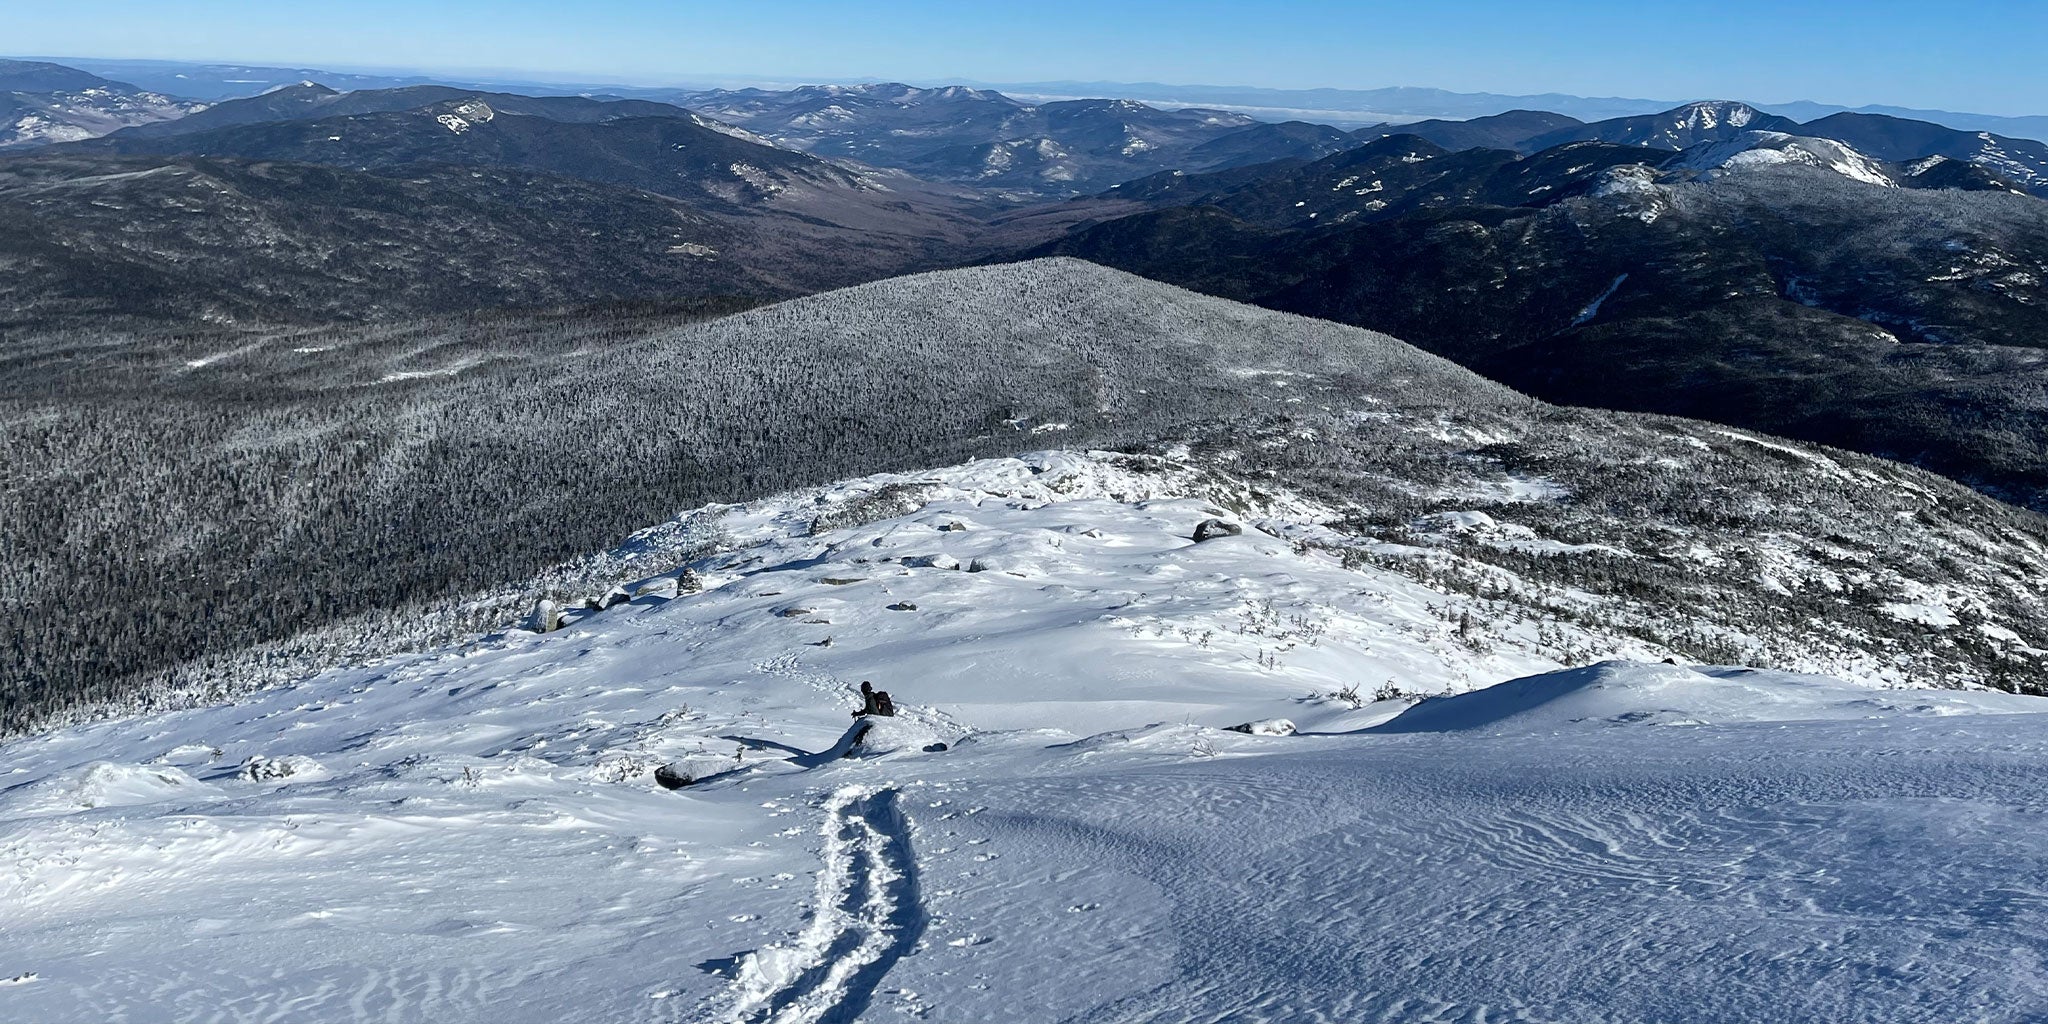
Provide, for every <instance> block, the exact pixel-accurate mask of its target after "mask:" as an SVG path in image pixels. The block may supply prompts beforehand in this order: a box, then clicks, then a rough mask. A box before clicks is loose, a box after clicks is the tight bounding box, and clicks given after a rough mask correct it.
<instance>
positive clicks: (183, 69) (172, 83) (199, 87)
mask: <svg viewBox="0 0 2048 1024" xmlns="http://www.w3.org/2000/svg"><path fill="white" fill-rule="evenodd" d="M31 59H36V60H44V61H51V62H55V63H59V64H64V65H67V66H70V67H74V68H81V69H84V70H87V71H91V72H94V73H96V74H100V75H107V76H110V77H114V78H118V79H120V80H122V81H125V82H133V83H136V84H137V85H138V86H140V87H142V88H145V89H150V90H154V91H157V92H161V93H164V94H166V95H171V96H180V97H189V98H192V99H200V100H209V101H211V100H222V99H232V98H236V97H241V96H252V95H256V94H257V93H261V92H264V91H267V90H269V89H274V88H277V87H278V86H283V85H292V84H296V83H298V82H302V81H307V80H311V81H316V82H320V83H322V84H324V85H328V86H330V87H333V88H336V89H392V88H400V87H404V86H409V85H452V86H456V87H459V88H469V89H485V90H487V91H489V90H498V91H509V92H518V93H525V94H528V95H544V94H578V95H593V96H617V97H637V98H642V99H657V100H668V99H674V98H675V97H677V96H681V95H685V94H690V93H696V92H702V91H705V90H706V88H708V87H709V86H710V85H711V84H712V83H708V82H707V83H704V84H703V85H699V86H693V85H690V84H688V83H684V84H681V85H678V86H666V87H648V86H645V85H627V84H622V83H608V82H603V81H591V82H564V81H559V80H557V81H543V80H539V79H535V78H532V77H529V76H521V75H519V74H517V73H511V72H508V73H505V74H503V75H485V76H481V77H479V76H476V75H473V74H472V75H431V74H427V73H424V72H420V73H415V74H373V73H366V72H336V71H326V70H320V69H313V68H284V67H269V66H263V65H245V64H208V63H202V62H188V61H139V60H107V59H99V58H89V57H36V58H31ZM720 84H721V85H722V86H723V87H725V88H730V89H739V88H741V87H739V86H734V85H729V84H724V83H720ZM823 84H839V85H858V84H874V83H872V82H858V81H846V82H836V83H823ZM927 84H928V85H929V86H930V87H934V88H943V87H945V86H948V85H964V86H970V87H974V88H978V89H982V90H989V91H997V92H1002V93H1005V94H1008V95H1010V96H1012V97H1013V98H1016V99H1019V100H1022V101H1025V102H1027V103H1044V102H1049V101H1059V100H1072V99H1093V98H1104V97H1106V98H1111V99H1132V100H1139V101H1142V102H1145V103H1148V104H1151V105H1154V106H1162V107H1189V106H1193V107H1210V108H1217V109H1224V110H1234V111H1238V112H1241V113H1245V114H1250V115H1252V116H1254V117H1257V118H1259V119H1260V120H1264V121H1294V120H1304V121H1315V122H1321V123H1325V124H1331V125H1335V126H1338V127H1346V128H1358V127H1367V126H1371V125H1377V124H1383V123H1406V122H1411V121H1421V120H1430V119H1443V120H1469V119H1471V118H1475V117H1485V116H1488V115H1492V114H1500V113H1505V112H1507V111H1511V110H1543V111H1551V112H1554V113H1559V114H1565V115H1568V116H1571V117H1573V118H1575V119H1578V120H1582V121H1601V120H1607V119H1610V118H1617V117H1628V116H1632V115H1637V114H1654V113H1658V112H1660V111H1664V110H1668V109H1670V108H1672V107H1675V106H1677V105H1678V102H1677V101H1675V100H1669V99H1646V98H1634V97H1587V96H1577V95H1572V94H1569V93H1534V94H1524V95H1510V94H1504V93H1488V92H1453V91H1450V90H1446V89H1431V88H1417V87H1408V86H1401V87H1393V88H1384V89H1268V88H1259V87H1254V86H1220V85H1167V84H1162V83H1158V82H1114V81H1092V82H1080V81H1041V82H972V81H959V82H935V83H927ZM755 87H756V88H761V89H767V90H778V89H784V88H787V86H782V85H775V84H772V83H768V82H765V81H764V82H762V83H760V84H759V85H757V86H755ZM1757 107H1758V108H1759V109H1762V110H1764V111H1767V112H1769V113H1772V114H1776V115H1778V116H1780V117H1787V118H1791V119H1793V120H1798V121H1811V120H1814V119H1817V118H1822V117H1826V116H1828V115H1830V114H1840V113H1857V114H1882V115H1888V116H1891V117H1903V118H1910V119H1913V120H1918V121H1931V122H1933V123H1935V124H1939V125H1945V126H1947V127H1950V128H1957V129H1961V130H1963V131H1973V132H1974V131H1988V132H1993V133H1996V134H2000V135H2009V136H2012V137H2015V138H2022V139H2035V140H2038V141H2048V115H2035V116H2019V117H2011V116H2001V115H1996V114H1976V113H1968V112H1961V111H1950V110H1930V109H1920V108H1914V107H1901V106H1887V105H1880V104H1871V105H1865V106H1860V107H1848V106H1842V105H1838V104H1829V103H1817V102H1814V101H1811V100H1794V101H1791V102H1786V103H1759V104H1757Z"/></svg>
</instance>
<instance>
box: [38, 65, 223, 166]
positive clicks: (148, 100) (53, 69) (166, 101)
mask: <svg viewBox="0 0 2048 1024" xmlns="http://www.w3.org/2000/svg"><path fill="white" fill-rule="evenodd" d="M204 106H205V105H204V104H201V103H194V102H190V101H186V100H176V99H172V98H171V97H169V96H165V95H162V94H160V93H153V92H146V91H144V90H141V89H137V88H135V87H134V86H132V85H127V84H125V83H121V82H112V81H108V80H107V79H104V78H101V77H99V76H98V75H93V74H88V73H86V72H83V71H79V70H77V69H76V68H69V67H64V66H63V65H60V64H49V63H44V62H39V61H19V60H0V150H4V149H15V148H23V147H28V146H40V145H43V144H45V143H51V142H70V141H75V140H78V139H89V138H93V137H95V136H99V135H105V134H107V133H108V132H111V131H114V130H116V129H120V128H124V127H128V126H131V125H141V124H150V123H155V122H162V121H169V120H175V119H177V118H181V117H184V116H186V115H188V114H190V113H192V112H194V111H197V110H200V109H202V108H203V107H204Z"/></svg>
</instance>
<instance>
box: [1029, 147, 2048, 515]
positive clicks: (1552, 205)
mask: <svg viewBox="0 0 2048 1024" xmlns="http://www.w3.org/2000/svg"><path fill="white" fill-rule="evenodd" d="M1751 113H1753V112H1751ZM1709 116H1711V118H1712V120H1713V121H1714V122H1715V127H1713V128H1707V127H1706V126H1705V124H1704V122H1705V121H1706V120H1707V119H1708V118H1709ZM1838 116H1839V117H1842V118H1844V120H1842V121H1839V122H1837V124H1838V125H1846V126H1848V127H1850V128H1853V129H1857V130H1868V129H1872V126H1873V125H1875V126H1877V127H1880V128H1881V127H1885V126H1886V124H1887V122H1889V121H1891V120H1892V119H1882V118H1877V119H1875V120H1873V118H1875V115H1838ZM1737 122H1740V123H1737ZM1759 123H1761V124H1765V125H1772V124H1776V123H1777V122H1774V121H1770V120H1764V119H1760V118H1755V117H1751V116H1747V115H1745V114H1743V113H1742V112H1740V111H1737V110H1734V109H1730V108H1727V107H1723V108H1720V109H1715V110H1702V109H1688V110H1685V111H1674V112H1672V113H1671V114H1670V115H1669V116H1666V117H1663V118H1658V119H1651V120H1644V119H1627V120H1625V121H1623V122H1609V123H1608V125H1607V126H1606V127H1605V128H1602V127H1601V126H1586V129H1584V130H1579V131H1576V132H1574V133H1573V134H1574V135H1594V136H1599V135H1604V134H1609V133H1615V134H1622V135H1626V136H1629V137H1632V138H1635V139H1636V140H1637V141H1643V142H1660V141H1661V142H1664V143H1666V144H1667V145H1673V144H1675V142H1676V141H1678V139H1677V138H1676V136H1677V135H1682V136H1683V140H1682V141H1687V142H1691V143H1693V144H1692V145H1691V146H1690V147H1689V148H1686V149H1682V150H1673V149H1668V148H1667V149H1657V148H1653V147H1649V146H1643V145H1624V144H1619V143H1614V142H1608V141H1603V140H1601V139H1599V138H1593V139H1584V140H1575V141H1569V142H1565V143H1563V144H1561V145H1558V146H1554V147H1551V148H1548V149H1543V150H1541V151H1539V152H1536V153H1534V154H1527V155H1525V154H1520V153H1516V152H1513V151H1511V150H1502V149H1465V150H1458V151H1453V150H1450V149H1448V148H1446V147H1443V146H1438V145H1436V144H1434V143H1432V142H1430V141H1428V140H1427V139H1423V138H1420V137H1417V136H1414V135H1405V134H1395V135H1391V136H1388V137H1385V138H1381V139H1377V140H1375V141H1373V142H1370V143H1368V144H1366V145H1364V146H1361V147H1359V148H1356V149H1351V150H1347V151H1344V152H1342V153H1338V154H1335V155H1333V156H1329V157H1325V158H1323V159H1321V160H1318V161H1313V162H1306V163H1304V162H1301V161H1280V162H1276V163H1273V164H1267V165H1261V166H1259V167H1253V168H1244V169H1240V170H1234V171H1226V172H1220V173H1215V174H1206V175H1192V174H1163V175H1158V176H1154V177H1152V178H1148V179H1145V180H1142V181H1138V182H1132V183H1129V184H1127V185H1125V186H1123V187H1121V188H1118V189H1114V190H1112V191H1111V192H1110V193H1109V194H1107V195H1105V196H1103V197H1100V198H1098V199H1096V200H1092V201H1089V202H1084V203H1080V204H1069V205H1070V206H1073V205H1079V206H1083V207H1086V206H1088V205H1089V204H1090V203H1093V204H1096V205H1097V206H1099V208H1100V210H1101V211H1102V216H1101V217H1100V218H1099V219H1098V220H1097V222H1095V223H1092V224H1091V223H1084V224H1082V225H1081V226H1080V227H1079V228H1078V229H1077V230H1075V231H1074V232H1073V233H1072V234H1070V235H1069V236H1067V237H1066V238H1064V239H1061V240H1059V241H1057V242H1055V243H1052V244H1049V245H1046V246H1043V247H1041V248H1038V249H1035V250H1033V254H1037V255H1053V254H1059V255H1071V256H1079V257H1081V258H1084V259H1088V260H1091V261H1094V262H1098V263H1105V264H1108V265H1112V266H1117V267H1121V268H1123V269H1126V270H1130V271H1133V272H1135V273H1139V274H1143V275H1145V276H1148V277H1153V278H1156V279H1160V280H1165V281H1170V282H1173V283H1177V284H1181V285H1185V286H1188V287H1193V288H1197V289H1200V290H1203V291H1208V292H1211V293H1214V294H1218V295H1222V296H1225V297H1229V298H1236V299H1242V300H1250V301H1255V302H1258V303H1260V304H1262V305H1267V306H1271V307H1274V308H1278V309H1284V310H1288V311H1291V312H1298V313H1303V314H1307V315H1310V316H1315V317H1322V318H1326V319H1334V320H1339V321H1342V322H1346V323H1352V324H1357V325H1359V326H1363V327H1369V328H1372V329H1375V330H1382V331H1386V332H1388V333H1390V334H1394V335H1396V336H1397V337H1402V338H1406V339H1408V340H1410V341H1412V342H1414V343H1415V344H1418V345H1420V346H1422V347H1424V348H1426V349H1429V350H1431V351H1433V352H1436V353H1438V354H1440V355H1444V356H1447V357H1449V358H1451V359H1453V360H1456V361H1458V362H1460V363H1463V364H1464V365H1466V366H1469V367H1472V368H1474V369H1477V370H1479V371H1480V372H1481V373H1484V374H1486V375H1488V376H1490V377H1493V378H1494V379H1497V380H1501V381H1503V382H1505V383H1508V384H1510V385H1512V386H1514V387H1517V388H1520V389H1522V390H1525V391H1528V392H1530V393H1532V394H1535V395H1537V396H1538V397H1542V398H1545V399H1548V400H1552V401H1558V402H1563V403H1566V404H1572V405H1596V406H1605V407H1609V408H1623V409H1632V410H1642V411H1652V412H1664V413H1672V414H1677V415H1687V416H1697V417H1702V418H1710V419H1716V420H1720V421H1722V422H1726V423H1731V424H1735V425H1738V426H1744V427H1749V428H1753V429H1760V430H1767V431H1770V432H1773V433H1778V434H1784V435H1788V436H1793V437H1798V438H1801V439H1804V440H1809V441H1817V442H1821V443H1826V444H1832V445H1836V446H1839V447H1844V448H1851V449H1855V450H1859V451H1865V452H1872V453H1876V454H1881V455H1885V456H1888V457H1892V458H1897V459H1901V460H1905V461H1910V462H1914V463H1917V464H1919V465H1922V466H1924V467H1927V468H1932V469H1936V470H1937V471H1940V472H1943V473H1946V474H1948V475H1950V476H1952V477H1955V478H1958V479H1961V480H1965V481H1968V482H1970V483H1972V484H1975V485H1977V486H1979V487H1982V488H1985V489H1987V490H1989V491H1991V492H1992V493H1995V494H1999V495H2001V496H2003V497H2006V498H2008V499H2009V500H2013V501H2016V502H2020V503H2023V504H2028V505H2032V506H2034V507H2037V508H2048V472H2044V471H2043V469H2042V467H2043V466H2044V465H2048V417H2044V416H2043V414H2042V412H2041V410H2042V409H2044V408H2048V390H2044V389H2048V382H2044V378H2043V377H2042V376H2041V368H2042V367H2043V366H2044V365H2048V360H2044V352H2048V313H2044V310H2048V291H2044V287H2043V281H2044V280H2048V205H2044V204H2043V203H2042V202H2041V201H2040V200H2037V199H2033V198H2030V197H2027V196H2023V195H2015V194H2013V193H2014V192H2016V191H2018V189H2017V188H2015V187H2014V186H2013V184H2012V182H2011V181H2009V180H2007V179H2003V178H2000V177H1998V176H1997V175H1995V174H1994V173H1992V171H1991V169H1990V168H1988V167H1986V166H1985V165H1984V164H1982V163H1975V162H1968V161H1963V160H1951V159H1947V158H1944V157H1941V156H1929V157H1920V158H1916V159H1914V160H1913V161H1911V162H1908V163H1900V162H1895V161H1889V160H1885V159H1880V158H1877V157H1874V156H1871V155H1869V154H1867V153H1864V152H1860V151H1858V150H1857V149H1856V148H1855V147H1852V146H1850V145H1848V144H1846V143H1843V142H1840V141H1838V140H1835V139H1825V138H1816V137H1812V136H1809V135H1793V134H1788V133H1785V132H1780V131H1758V130H1753V128H1752V127H1751V126H1753V125H1756V124H1759ZM1902 124H1904V125H1907V126H1910V125H1911V122H1902ZM1793 127H1795V128H1797V129H1798V130H1800V131H1802V132H1805V131H1811V130H1814V126H1813V125H1805V126H1797V125H1795V126H1793ZM1891 127H1893V128H1896V129H1897V131H1896V132H1892V133H1886V134H1885V135H1884V137H1886V138H1899V137H1904V136H1906V135H1909V134H1910V132H1908V131H1907V129H1906V128H1901V127H1899V126H1898V125H1892V126H1891ZM1940 131H1947V130H1946V129H1941V130H1940ZM1674 133H1676V135H1674ZM1940 138H1945V136H1937V137H1934V139H1940ZM1928 141H1932V140H1922V142H1923V144H1925V143H1926V142H1928ZM1899 144H1901V145H1904V143H1903V142H1901V143H1899ZM1903 152H1908V153H1915V154H1918V153H1920V152H1922V151H1921V150H1920V149H1918V148H1914V147H1909V148H1907V149H1906V150H1904V151H1903ZM1977 156H1978V157H1979V158H1981V156H1982V154H1977ZM2031 187H2033V188H2035V189H2036V190H2039V189H2040V187H2041V183H2040V181H2039V180H2038V179H2036V180H2035V181H2034V182H2033V184H2032V186H2031ZM1132 203H1138V204H1143V205H1147V206H1150V207H1152V209H1151V211H1150V212H1143V213H1136V214H1126V213H1122V212H1120V211H1123V210H1125V209H1127V207H1128V206H1129V205H1130V204H1132Z"/></svg>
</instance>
